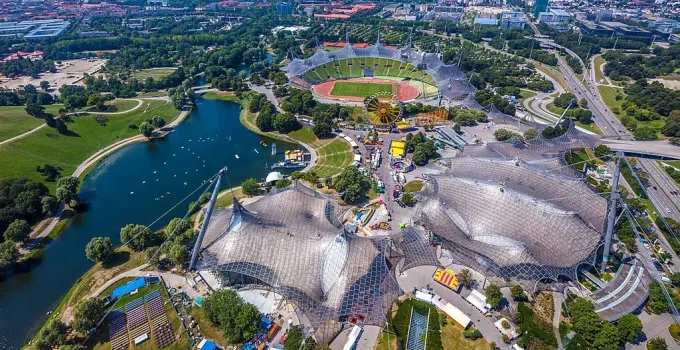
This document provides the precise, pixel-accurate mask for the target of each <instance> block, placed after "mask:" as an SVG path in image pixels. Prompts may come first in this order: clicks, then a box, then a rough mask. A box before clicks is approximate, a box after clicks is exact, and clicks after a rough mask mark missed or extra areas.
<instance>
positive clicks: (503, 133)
mask: <svg viewBox="0 0 680 350" xmlns="http://www.w3.org/2000/svg"><path fill="white" fill-rule="evenodd" d="M493 137H495V138H496V140H497V141H506V140H510V139H511V138H513V137H514V138H517V139H518V140H521V141H524V137H523V136H522V135H520V134H518V133H516V132H512V131H510V130H507V129H496V131H494V132H493Z"/></svg>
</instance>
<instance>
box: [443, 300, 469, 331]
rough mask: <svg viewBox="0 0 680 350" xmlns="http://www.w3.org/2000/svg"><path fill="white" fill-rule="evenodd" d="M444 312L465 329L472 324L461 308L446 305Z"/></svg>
mask: <svg viewBox="0 0 680 350" xmlns="http://www.w3.org/2000/svg"><path fill="white" fill-rule="evenodd" d="M442 311H443V312H444V313H445V314H447V315H448V316H449V317H451V318H452V319H453V320H454V321H456V323H458V324H459V325H461V326H463V328H467V327H468V326H469V325H470V322H472V320H470V318H469V317H468V316H467V315H466V314H465V313H464V312H463V311H460V309H459V308H457V307H455V306H453V305H451V304H446V305H444V308H443V309H442Z"/></svg>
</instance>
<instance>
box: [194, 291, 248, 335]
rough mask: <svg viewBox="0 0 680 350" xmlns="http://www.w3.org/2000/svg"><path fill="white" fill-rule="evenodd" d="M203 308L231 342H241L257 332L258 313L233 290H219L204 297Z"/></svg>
mask: <svg viewBox="0 0 680 350" xmlns="http://www.w3.org/2000/svg"><path fill="white" fill-rule="evenodd" d="M203 308H204V310H205V314H206V316H208V319H209V320H210V322H212V323H213V324H214V325H215V326H217V327H218V328H219V329H220V330H222V332H223V333H224V336H225V337H226V338H227V339H228V340H229V342H231V343H241V342H244V341H246V340H249V339H251V338H253V337H254V336H255V335H256V334H257V329H258V327H259V324H260V314H259V312H258V311H257V308H256V307H255V306H253V305H251V304H248V303H246V302H244V301H243V299H241V297H240V296H239V295H238V294H237V293H236V292H235V291H233V290H220V291H216V292H214V293H212V294H211V295H210V296H208V297H207V298H205V300H204V302H203Z"/></svg>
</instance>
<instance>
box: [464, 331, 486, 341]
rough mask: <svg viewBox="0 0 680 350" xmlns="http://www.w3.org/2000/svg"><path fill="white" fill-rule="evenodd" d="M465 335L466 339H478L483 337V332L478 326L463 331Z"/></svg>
mask: <svg viewBox="0 0 680 350" xmlns="http://www.w3.org/2000/svg"><path fill="white" fill-rule="evenodd" d="M463 336H465V338H466V339H472V340H477V339H479V338H482V332H480V331H479V330H478V329H477V328H470V329H468V330H466V331H464V332H463Z"/></svg>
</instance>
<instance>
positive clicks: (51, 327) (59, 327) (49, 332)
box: [38, 319, 67, 347]
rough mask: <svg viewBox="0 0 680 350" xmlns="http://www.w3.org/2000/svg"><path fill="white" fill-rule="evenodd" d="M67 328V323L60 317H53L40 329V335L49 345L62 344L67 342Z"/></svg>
mask: <svg viewBox="0 0 680 350" xmlns="http://www.w3.org/2000/svg"><path fill="white" fill-rule="evenodd" d="M66 329H67V328H66V325H65V324H64V323H63V322H61V321H59V320H58V319H52V320H50V321H48V322H47V324H46V325H45V327H44V328H43V329H41V330H40V334H39V335H38V337H39V339H40V340H41V341H43V343H44V344H46V345H47V346H48V347H53V346H55V345H62V344H64V343H65V342H66Z"/></svg>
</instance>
